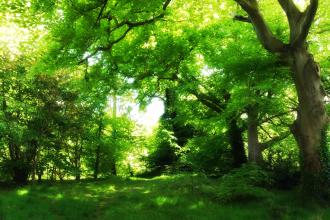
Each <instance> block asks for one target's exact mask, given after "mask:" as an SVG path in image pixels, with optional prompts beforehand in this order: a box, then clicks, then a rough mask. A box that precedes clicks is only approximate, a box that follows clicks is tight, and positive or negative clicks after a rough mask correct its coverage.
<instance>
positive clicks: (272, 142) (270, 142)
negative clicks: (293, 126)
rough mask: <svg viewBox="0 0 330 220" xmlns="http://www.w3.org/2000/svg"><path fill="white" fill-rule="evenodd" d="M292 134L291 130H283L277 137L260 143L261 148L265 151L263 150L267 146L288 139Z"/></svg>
mask: <svg viewBox="0 0 330 220" xmlns="http://www.w3.org/2000/svg"><path fill="white" fill-rule="evenodd" d="M290 135H291V132H290V131H287V132H283V133H281V134H280V135H278V136H276V137H273V138H272V139H270V140H269V141H266V142H264V143H261V144H260V149H261V150H262V151H263V150H266V149H267V148H269V147H271V146H273V145H274V144H276V143H277V142H280V141H282V140H284V139H286V138H287V137H289V136H290Z"/></svg>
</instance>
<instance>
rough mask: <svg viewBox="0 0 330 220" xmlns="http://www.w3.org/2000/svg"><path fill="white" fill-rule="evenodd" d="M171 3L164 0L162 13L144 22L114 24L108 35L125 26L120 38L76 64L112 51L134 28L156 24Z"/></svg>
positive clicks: (104, 5) (98, 48) (100, 15)
mask: <svg viewBox="0 0 330 220" xmlns="http://www.w3.org/2000/svg"><path fill="white" fill-rule="evenodd" d="M107 2H108V1H107V0H106V1H105V3H104V4H103V6H102V9H101V11H100V13H99V15H98V19H99V18H101V17H102V13H103V10H104V9H105V7H106V5H107ZM170 3H171V0H166V1H165V3H164V4H163V6H162V9H163V12H162V13H160V14H159V15H157V16H155V17H152V18H150V19H147V20H144V21H129V20H124V21H122V22H120V23H118V24H116V26H115V27H114V28H113V29H112V30H111V31H110V32H109V34H111V33H113V32H114V31H115V30H117V29H119V28H121V27H123V26H125V25H127V26H128V28H127V30H126V31H125V32H124V33H123V34H122V35H121V36H120V37H118V38H117V39H115V40H113V41H111V42H109V43H108V44H107V45H105V46H100V47H97V48H96V49H95V50H94V51H93V52H92V53H90V54H89V55H88V56H86V57H85V58H83V59H82V60H80V61H79V62H78V64H82V63H84V62H85V61H87V60H88V59H89V58H91V57H93V56H95V55H96V54H97V53H98V52H100V51H109V50H111V49H112V47H113V46H114V45H115V44H117V43H119V42H120V41H121V40H123V39H124V38H125V37H126V35H127V34H128V33H129V32H130V31H131V30H132V29H133V28H135V27H139V26H143V25H147V24H151V23H153V22H156V21H157V20H159V19H161V18H163V17H164V16H165V11H166V9H167V7H168V5H169V4H170Z"/></svg>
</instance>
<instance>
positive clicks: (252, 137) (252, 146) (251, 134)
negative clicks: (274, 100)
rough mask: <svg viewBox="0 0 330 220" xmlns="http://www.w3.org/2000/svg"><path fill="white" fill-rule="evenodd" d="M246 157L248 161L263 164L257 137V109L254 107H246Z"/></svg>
mask: <svg viewBox="0 0 330 220" xmlns="http://www.w3.org/2000/svg"><path fill="white" fill-rule="evenodd" d="M247 134H248V158H249V162H255V163H257V164H259V165H262V164H263V157H262V150H261V147H260V143H259V139H258V111H257V110H256V108H254V107H252V106H251V107H249V108H248V130H247Z"/></svg>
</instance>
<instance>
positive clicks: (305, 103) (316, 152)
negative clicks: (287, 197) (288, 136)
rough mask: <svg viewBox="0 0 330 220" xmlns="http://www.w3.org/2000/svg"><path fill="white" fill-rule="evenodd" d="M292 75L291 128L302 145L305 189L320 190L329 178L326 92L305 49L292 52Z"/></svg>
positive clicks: (314, 63)
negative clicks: (293, 109)
mask: <svg viewBox="0 0 330 220" xmlns="http://www.w3.org/2000/svg"><path fill="white" fill-rule="evenodd" d="M291 58H292V62H291V65H292V70H293V71H292V72H293V79H294V83H295V86H296V90H297V93H298V100H299V104H298V112H297V119H296V121H295V122H294V124H293V125H292V127H291V131H292V133H293V135H294V137H295V139H296V141H297V143H298V145H299V148H300V154H301V171H302V183H303V190H304V191H305V192H317V191H320V190H321V189H322V188H324V187H325V185H326V183H327V182H329V180H327V179H326V176H325V172H326V171H327V170H328V169H329V167H328V161H329V158H327V154H326V153H324V152H325V151H327V146H326V130H327V127H328V123H329V122H328V117H327V114H326V110H325V105H324V97H325V92H324V89H323V87H322V85H321V79H320V72H319V71H320V70H319V66H318V64H317V63H316V62H315V61H314V59H313V56H312V55H311V54H310V53H308V51H307V50H306V49H303V48H299V49H295V50H294V51H293V52H292V57H291Z"/></svg>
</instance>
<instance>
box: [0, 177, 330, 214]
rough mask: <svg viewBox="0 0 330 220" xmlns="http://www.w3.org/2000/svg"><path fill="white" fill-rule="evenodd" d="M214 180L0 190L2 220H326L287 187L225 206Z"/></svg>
mask: <svg viewBox="0 0 330 220" xmlns="http://www.w3.org/2000/svg"><path fill="white" fill-rule="evenodd" d="M214 184H217V182H216V181H215V180H207V181H206V180H205V179H202V178H199V177H198V176H197V177H194V176H189V175H176V176H161V177H157V178H153V179H120V178H110V179H107V180H100V181H81V182H73V181H66V182H62V183H61V182H57V183H52V184H51V183H42V184H35V185H29V186H25V187H17V188H7V189H0V220H20V219H22V220H25V219H31V220H34V219H47V220H52V219H73V220H76V219H77V220H84V219H86V220H87V219H114V220H117V219H118V220H122V219H124V220H125V219H134V220H138V219H151V220H152V219H156V220H160V219H178V220H183V219H220V220H221V219H224V220H231V219H233V220H234V219H242V220H248V219H253V220H258V219H263V220H267V219H276V220H280V219H299V220H300V219H311V220H322V219H324V220H328V219H330V208H321V207H319V206H316V205H302V204H303V203H302V201H299V199H298V198H297V197H296V196H295V193H293V192H289V191H276V192H272V194H273V196H272V198H271V199H268V200H262V201H250V202H247V201H245V202H243V201H237V202H235V203H231V204H228V203H227V204H223V203H221V202H219V201H218V200H217V199H216V198H215V197H212V193H210V192H211V191H210V189H212V187H213V186H214ZM205 188H208V189H209V190H206V191H207V192H208V193H205V192H204V190H203V189H205Z"/></svg>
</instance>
